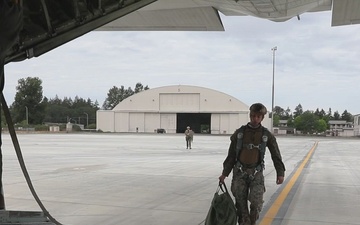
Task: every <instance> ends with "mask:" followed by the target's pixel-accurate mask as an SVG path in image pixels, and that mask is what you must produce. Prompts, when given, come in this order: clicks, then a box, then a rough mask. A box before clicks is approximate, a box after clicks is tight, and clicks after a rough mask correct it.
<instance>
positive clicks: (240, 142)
mask: <svg viewBox="0 0 360 225" xmlns="http://www.w3.org/2000/svg"><path fill="white" fill-rule="evenodd" d="M245 127H246V126H241V127H240V128H239V132H238V134H237V137H236V138H237V143H236V159H235V160H236V161H238V160H239V155H240V150H241V149H242V146H243V137H244V130H245Z"/></svg>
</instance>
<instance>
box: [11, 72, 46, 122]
mask: <svg viewBox="0 0 360 225" xmlns="http://www.w3.org/2000/svg"><path fill="white" fill-rule="evenodd" d="M16 90H17V92H16V94H15V100H14V102H13V104H12V105H11V112H12V116H13V121H14V123H19V122H22V121H24V120H26V119H27V118H26V114H27V115H28V122H29V124H41V123H42V122H43V119H44V117H45V106H44V104H43V103H42V100H43V89H42V81H41V80H40V79H39V78H38V77H27V78H22V79H19V80H18V85H17V86H16ZM26 111H28V113H26Z"/></svg>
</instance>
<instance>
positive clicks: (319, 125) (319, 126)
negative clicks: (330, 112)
mask: <svg viewBox="0 0 360 225" xmlns="http://www.w3.org/2000/svg"><path fill="white" fill-rule="evenodd" d="M326 129H327V122H326V121H325V120H323V119H319V120H317V121H316V122H315V131H316V132H317V133H323V132H325V131H326Z"/></svg>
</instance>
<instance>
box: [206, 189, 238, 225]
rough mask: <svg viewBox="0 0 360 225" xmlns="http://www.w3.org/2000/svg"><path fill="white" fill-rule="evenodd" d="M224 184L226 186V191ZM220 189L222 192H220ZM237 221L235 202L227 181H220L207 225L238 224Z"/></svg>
mask: <svg viewBox="0 0 360 225" xmlns="http://www.w3.org/2000/svg"><path fill="white" fill-rule="evenodd" d="M222 186H224V188H225V191H224V189H223V188H222ZM220 190H221V191H222V193H219V192H220ZM236 223H237V215H236V208H235V205H234V202H233V200H232V198H231V196H230V194H229V192H228V190H227V188H226V185H225V183H224V184H222V183H219V186H218V188H217V190H216V192H215V194H214V198H213V200H212V201H211V206H210V209H209V212H208V214H207V216H206V219H205V225H236Z"/></svg>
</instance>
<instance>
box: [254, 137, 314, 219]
mask: <svg viewBox="0 0 360 225" xmlns="http://www.w3.org/2000/svg"><path fill="white" fill-rule="evenodd" d="M317 145H318V141H317V142H315V144H314V146H313V147H312V148H311V149H310V151H309V152H308V154H307V155H306V158H305V159H304V161H303V162H302V163H301V164H300V166H299V168H298V169H297V170H296V172H295V173H294V175H293V176H292V177H291V179H290V181H289V182H288V183H287V185H286V186H285V188H284V189H283V190H282V191H281V193H280V195H279V196H278V197H277V199H276V200H275V201H274V203H273V204H272V205H271V207H270V208H269V210H268V211H267V213H266V214H265V216H264V218H263V219H262V220H261V222H260V224H259V225H271V223H272V221H273V220H274V218H275V216H276V214H277V213H278V211H279V209H280V208H281V206H282V204H283V203H284V201H285V199H286V197H287V195H288V194H289V192H290V190H291V189H292V187H293V186H294V184H295V182H296V181H297V179H298V178H299V176H300V174H301V172H302V170H303V169H304V167H305V165H306V163H307V162H308V161H309V159H310V157H311V155H312V154H313V152H314V151H315V149H316V147H317Z"/></svg>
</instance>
